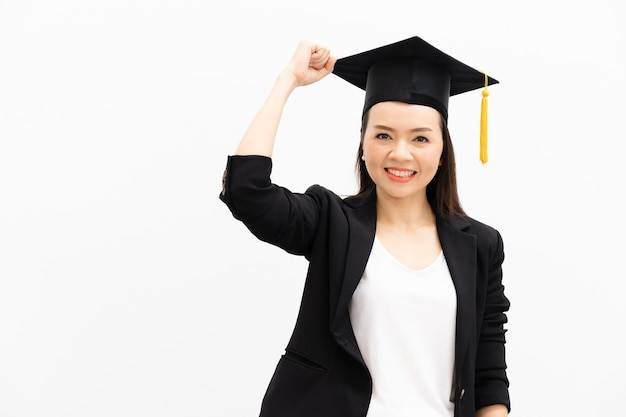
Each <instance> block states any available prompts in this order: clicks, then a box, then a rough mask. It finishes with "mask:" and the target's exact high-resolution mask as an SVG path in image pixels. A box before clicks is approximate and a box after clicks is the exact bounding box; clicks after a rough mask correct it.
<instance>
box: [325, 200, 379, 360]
mask: <svg viewBox="0 0 626 417" xmlns="http://www.w3.org/2000/svg"><path fill="white" fill-rule="evenodd" d="M346 216H347V217H348V219H349V225H350V238H349V240H348V250H347V254H346V269H345V274H344V279H343V284H342V287H341V295H340V296H339V302H338V303H337V310H336V312H335V319H334V321H333V324H332V331H333V335H334V336H335V339H336V340H337V342H338V343H339V344H340V345H341V346H343V347H344V348H345V349H346V351H347V352H348V353H349V354H350V355H351V356H353V357H354V358H355V359H357V360H358V361H360V362H361V363H363V364H364V361H363V357H362V356H361V352H360V351H359V348H358V345H357V342H356V339H355V337H354V332H353V330H352V325H351V323H350V315H349V314H348V307H349V304H350V300H351V298H352V294H353V293H354V290H355V289H356V287H357V285H359V281H360V280H361V277H362V276H363V271H365V266H366V265H367V260H368V259H369V255H370V252H371V251H372V245H373V244H374V235H375V233H376V200H375V198H374V196H371V197H368V198H366V199H365V200H363V201H362V202H359V203H357V204H354V205H351V206H347V207H346Z"/></svg>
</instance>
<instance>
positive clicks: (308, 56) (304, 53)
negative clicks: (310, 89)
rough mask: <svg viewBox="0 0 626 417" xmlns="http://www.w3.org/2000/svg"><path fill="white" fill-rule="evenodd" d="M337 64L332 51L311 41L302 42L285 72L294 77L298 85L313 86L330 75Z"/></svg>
mask: <svg viewBox="0 0 626 417" xmlns="http://www.w3.org/2000/svg"><path fill="white" fill-rule="evenodd" d="M335 62H337V58H336V57H332V56H331V55H330V50H329V49H328V48H325V47H323V46H321V45H318V44H316V43H315V42H311V41H301V42H300V43H299V44H298V48H297V49H296V52H295V53H294V55H293V57H292V58H291V61H290V62H289V64H288V65H287V68H285V72H286V73H288V74H289V75H291V76H293V78H294V80H295V82H296V85H298V86H305V85H309V84H313V83H314V82H317V81H319V80H321V79H322V78H324V77H325V76H327V75H328V74H330V73H331V72H332V71H333V68H334V67H335Z"/></svg>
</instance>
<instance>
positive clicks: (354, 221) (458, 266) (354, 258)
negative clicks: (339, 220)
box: [332, 195, 477, 370]
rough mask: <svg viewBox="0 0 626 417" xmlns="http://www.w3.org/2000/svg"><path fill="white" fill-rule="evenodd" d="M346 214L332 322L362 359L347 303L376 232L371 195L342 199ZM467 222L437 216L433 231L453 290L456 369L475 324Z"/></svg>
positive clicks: (473, 272)
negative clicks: (346, 231)
mask: <svg viewBox="0 0 626 417" xmlns="http://www.w3.org/2000/svg"><path fill="white" fill-rule="evenodd" d="M346 207H347V208H346V215H347V217H348V218H349V222H350V239H349V247H348V249H347V256H346V268H345V275H344V281H343V284H342V289H341V296H340V297H339V302H338V304H337V311H336V313H335V319H334V321H333V324H332V331H333V335H334V336H335V339H336V340H337V342H338V343H339V344H340V345H341V346H343V347H344V348H345V349H346V351H347V352H348V353H349V354H350V355H351V356H353V357H354V358H355V359H357V360H358V361H360V362H361V363H363V365H364V364H365V363H364V362H363V357H362V356H361V353H360V351H359V349H358V346H357V343H356V339H355V337H354V332H353V331H352V326H351V324H350V317H349V313H348V305H349V303H350V299H351V298H352V294H353V293H354V290H355V289H356V287H357V285H358V284H359V281H360V280H361V276H362V275H363V271H364V270H365V266H366V264H367V260H368V258H369V254H370V252H371V250H372V245H373V243H374V235H375V233H376V199H375V196H373V195H372V196H368V197H364V198H348V199H346ZM469 225H470V223H469V221H468V220H467V219H465V218H463V217H437V232H438V233H439V240H440V242H441V246H442V248H443V253H444V256H445V257H446V262H447V264H448V268H449V269H450V275H451V276H452V281H453V282H454V286H455V289H456V293H457V315H456V317H457V320H456V342H455V343H456V349H455V352H456V353H455V359H456V366H455V367H456V369H457V370H459V369H461V366H462V362H463V358H464V357H465V352H466V350H467V348H468V346H469V341H470V337H471V335H472V333H473V332H474V328H475V326H476V323H475V310H476V300H475V292H476V258H477V253H476V251H477V245H476V236H474V235H472V234H470V233H467V232H466V231H465V230H466V229H467V228H468V227H469Z"/></svg>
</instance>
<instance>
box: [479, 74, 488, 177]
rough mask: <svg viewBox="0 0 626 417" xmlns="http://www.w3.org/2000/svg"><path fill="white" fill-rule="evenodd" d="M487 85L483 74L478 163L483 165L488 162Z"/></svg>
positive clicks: (486, 77)
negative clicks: (483, 84) (483, 86)
mask: <svg viewBox="0 0 626 417" xmlns="http://www.w3.org/2000/svg"><path fill="white" fill-rule="evenodd" d="M488 84H489V77H488V76H487V74H486V73H485V88H483V100H482V105H481V107H480V161H481V162H482V163H483V165H485V164H486V163H487V161H488V160H489V156H488V154H487V97H489V91H488V90H487V85H488Z"/></svg>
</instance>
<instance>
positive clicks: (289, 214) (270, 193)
mask: <svg viewBox="0 0 626 417" xmlns="http://www.w3.org/2000/svg"><path fill="white" fill-rule="evenodd" d="M271 171H272V160H271V159H270V158H269V157H265V156H256V155H246V156H240V155H234V156H229V157H228V161H227V164H226V170H225V171H224V177H223V179H222V192H221V193H220V199H221V200H222V201H223V202H224V203H225V204H226V205H227V206H228V208H229V210H230V211H231V213H232V215H233V216H234V217H235V218H236V219H238V220H240V221H241V222H243V223H244V224H245V226H246V227H247V228H248V229H249V230H250V231H251V232H252V233H253V234H254V235H255V236H256V237H257V238H258V239H260V240H262V241H264V242H268V243H271V244H273V245H276V246H278V247H280V248H282V249H284V250H286V251H287V252H289V253H293V254H296V255H305V256H306V255H308V253H309V251H310V246H311V242H312V240H313V237H314V235H315V230H316V227H317V222H318V217H319V214H318V213H319V209H318V207H319V204H318V201H319V199H317V198H315V195H314V193H313V192H311V191H310V190H311V189H309V190H307V193H304V194H300V193H292V192H291V191H289V190H288V189H286V188H284V187H280V186H278V185H275V184H273V183H272V182H271V179H270V175H271ZM312 188H313V187H312Z"/></svg>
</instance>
